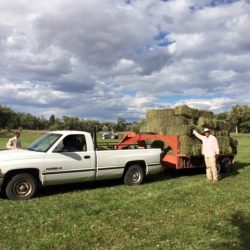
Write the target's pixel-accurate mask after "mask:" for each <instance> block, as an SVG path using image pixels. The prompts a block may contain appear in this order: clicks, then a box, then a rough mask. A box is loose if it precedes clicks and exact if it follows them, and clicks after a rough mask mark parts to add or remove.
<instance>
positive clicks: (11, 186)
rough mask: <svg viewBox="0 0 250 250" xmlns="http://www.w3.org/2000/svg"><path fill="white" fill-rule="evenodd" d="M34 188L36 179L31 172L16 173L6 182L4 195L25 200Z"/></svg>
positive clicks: (34, 191) (34, 190)
mask: <svg viewBox="0 0 250 250" xmlns="http://www.w3.org/2000/svg"><path fill="white" fill-rule="evenodd" d="M36 190H37V181H36V179H35V178H34V177H33V176H32V175H31V174H17V175H14V176H13V177H12V179H10V181H9V182H8V183H7V186H6V196H7V197H8V199H10V200H27V199H29V198H31V197H33V196H34V195H35V193H36Z"/></svg>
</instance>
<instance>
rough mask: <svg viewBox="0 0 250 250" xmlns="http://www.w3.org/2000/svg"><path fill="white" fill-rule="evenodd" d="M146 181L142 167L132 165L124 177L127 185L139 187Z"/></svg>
mask: <svg viewBox="0 0 250 250" xmlns="http://www.w3.org/2000/svg"><path fill="white" fill-rule="evenodd" d="M143 179H144V171H143V169H142V167H141V166H140V165H131V166H130V167H129V168H128V169H127V171H126V172H125V175H124V183H125V184H126V185H139V184H141V183H142V181H143Z"/></svg>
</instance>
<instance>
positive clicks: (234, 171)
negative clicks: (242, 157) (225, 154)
mask: <svg viewBox="0 0 250 250" xmlns="http://www.w3.org/2000/svg"><path fill="white" fill-rule="evenodd" d="M246 167H250V163H246V162H235V164H234V166H233V169H232V171H230V172H227V173H222V174H221V179H224V178H227V177H230V176H235V175H238V174H240V172H239V170H240V169H244V168H246Z"/></svg>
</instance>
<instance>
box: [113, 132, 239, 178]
mask: <svg viewBox="0 0 250 250" xmlns="http://www.w3.org/2000/svg"><path fill="white" fill-rule="evenodd" d="M148 142H150V146H149V144H148ZM152 146H153V147H160V148H161V149H162V154H161V163H162V165H163V166H164V167H165V168H171V169H177V170H178V169H189V168H205V167H206V166H205V161H204V157H203V155H198V156H197V155H184V154H181V153H180V148H181V145H180V136H178V135H159V134H154V133H138V134H136V133H133V132H128V133H126V134H125V135H124V137H123V138H122V140H121V141H120V142H119V143H118V144H117V145H116V146H115V148H116V149H118V150H121V149H129V148H131V147H132V148H148V147H152ZM234 158H235V155H234V154H220V155H218V156H217V158H216V163H217V169H218V172H219V173H220V172H230V171H231V170H232V168H233V165H234Z"/></svg>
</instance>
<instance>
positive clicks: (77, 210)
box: [0, 134, 250, 250]
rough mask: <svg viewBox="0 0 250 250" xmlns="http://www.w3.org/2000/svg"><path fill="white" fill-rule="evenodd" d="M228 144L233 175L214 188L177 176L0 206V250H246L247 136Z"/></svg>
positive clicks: (63, 191) (80, 188)
mask: <svg viewBox="0 0 250 250" xmlns="http://www.w3.org/2000/svg"><path fill="white" fill-rule="evenodd" d="M234 137H235V138H237V139H238V140H239V149H238V151H239V153H238V155H237V157H236V167H235V170H234V171H233V172H232V173H231V174H227V175H224V176H222V179H221V181H220V182H219V183H217V184H211V183H207V182H206V177H205V175H204V173H202V172H201V171H185V172H178V173H172V174H168V175H157V176H152V177H149V178H147V179H146V181H145V183H144V184H143V185H141V186H135V187H130V186H125V185H123V184H121V182H119V181H105V182H96V183H85V184H84V183H83V184H75V185H65V186H56V187H48V188H44V189H42V190H41V191H40V192H39V194H38V197H36V198H34V199H31V200H28V201H24V202H14V201H9V200H6V199H0V215H1V219H0V228H1V233H0V249H190V250H191V249H217V250H221V249H222V250H223V249H225V250H227V249H237V250H238V249H243V250H246V249H249V246H250V243H249V240H248V238H249V232H250V199H249V197H250V188H249V187H250V186H249V179H250V157H249V150H250V135H237V136H236V135H234ZM22 139H23V141H24V140H25V135H24V134H23V136H22Z"/></svg>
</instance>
